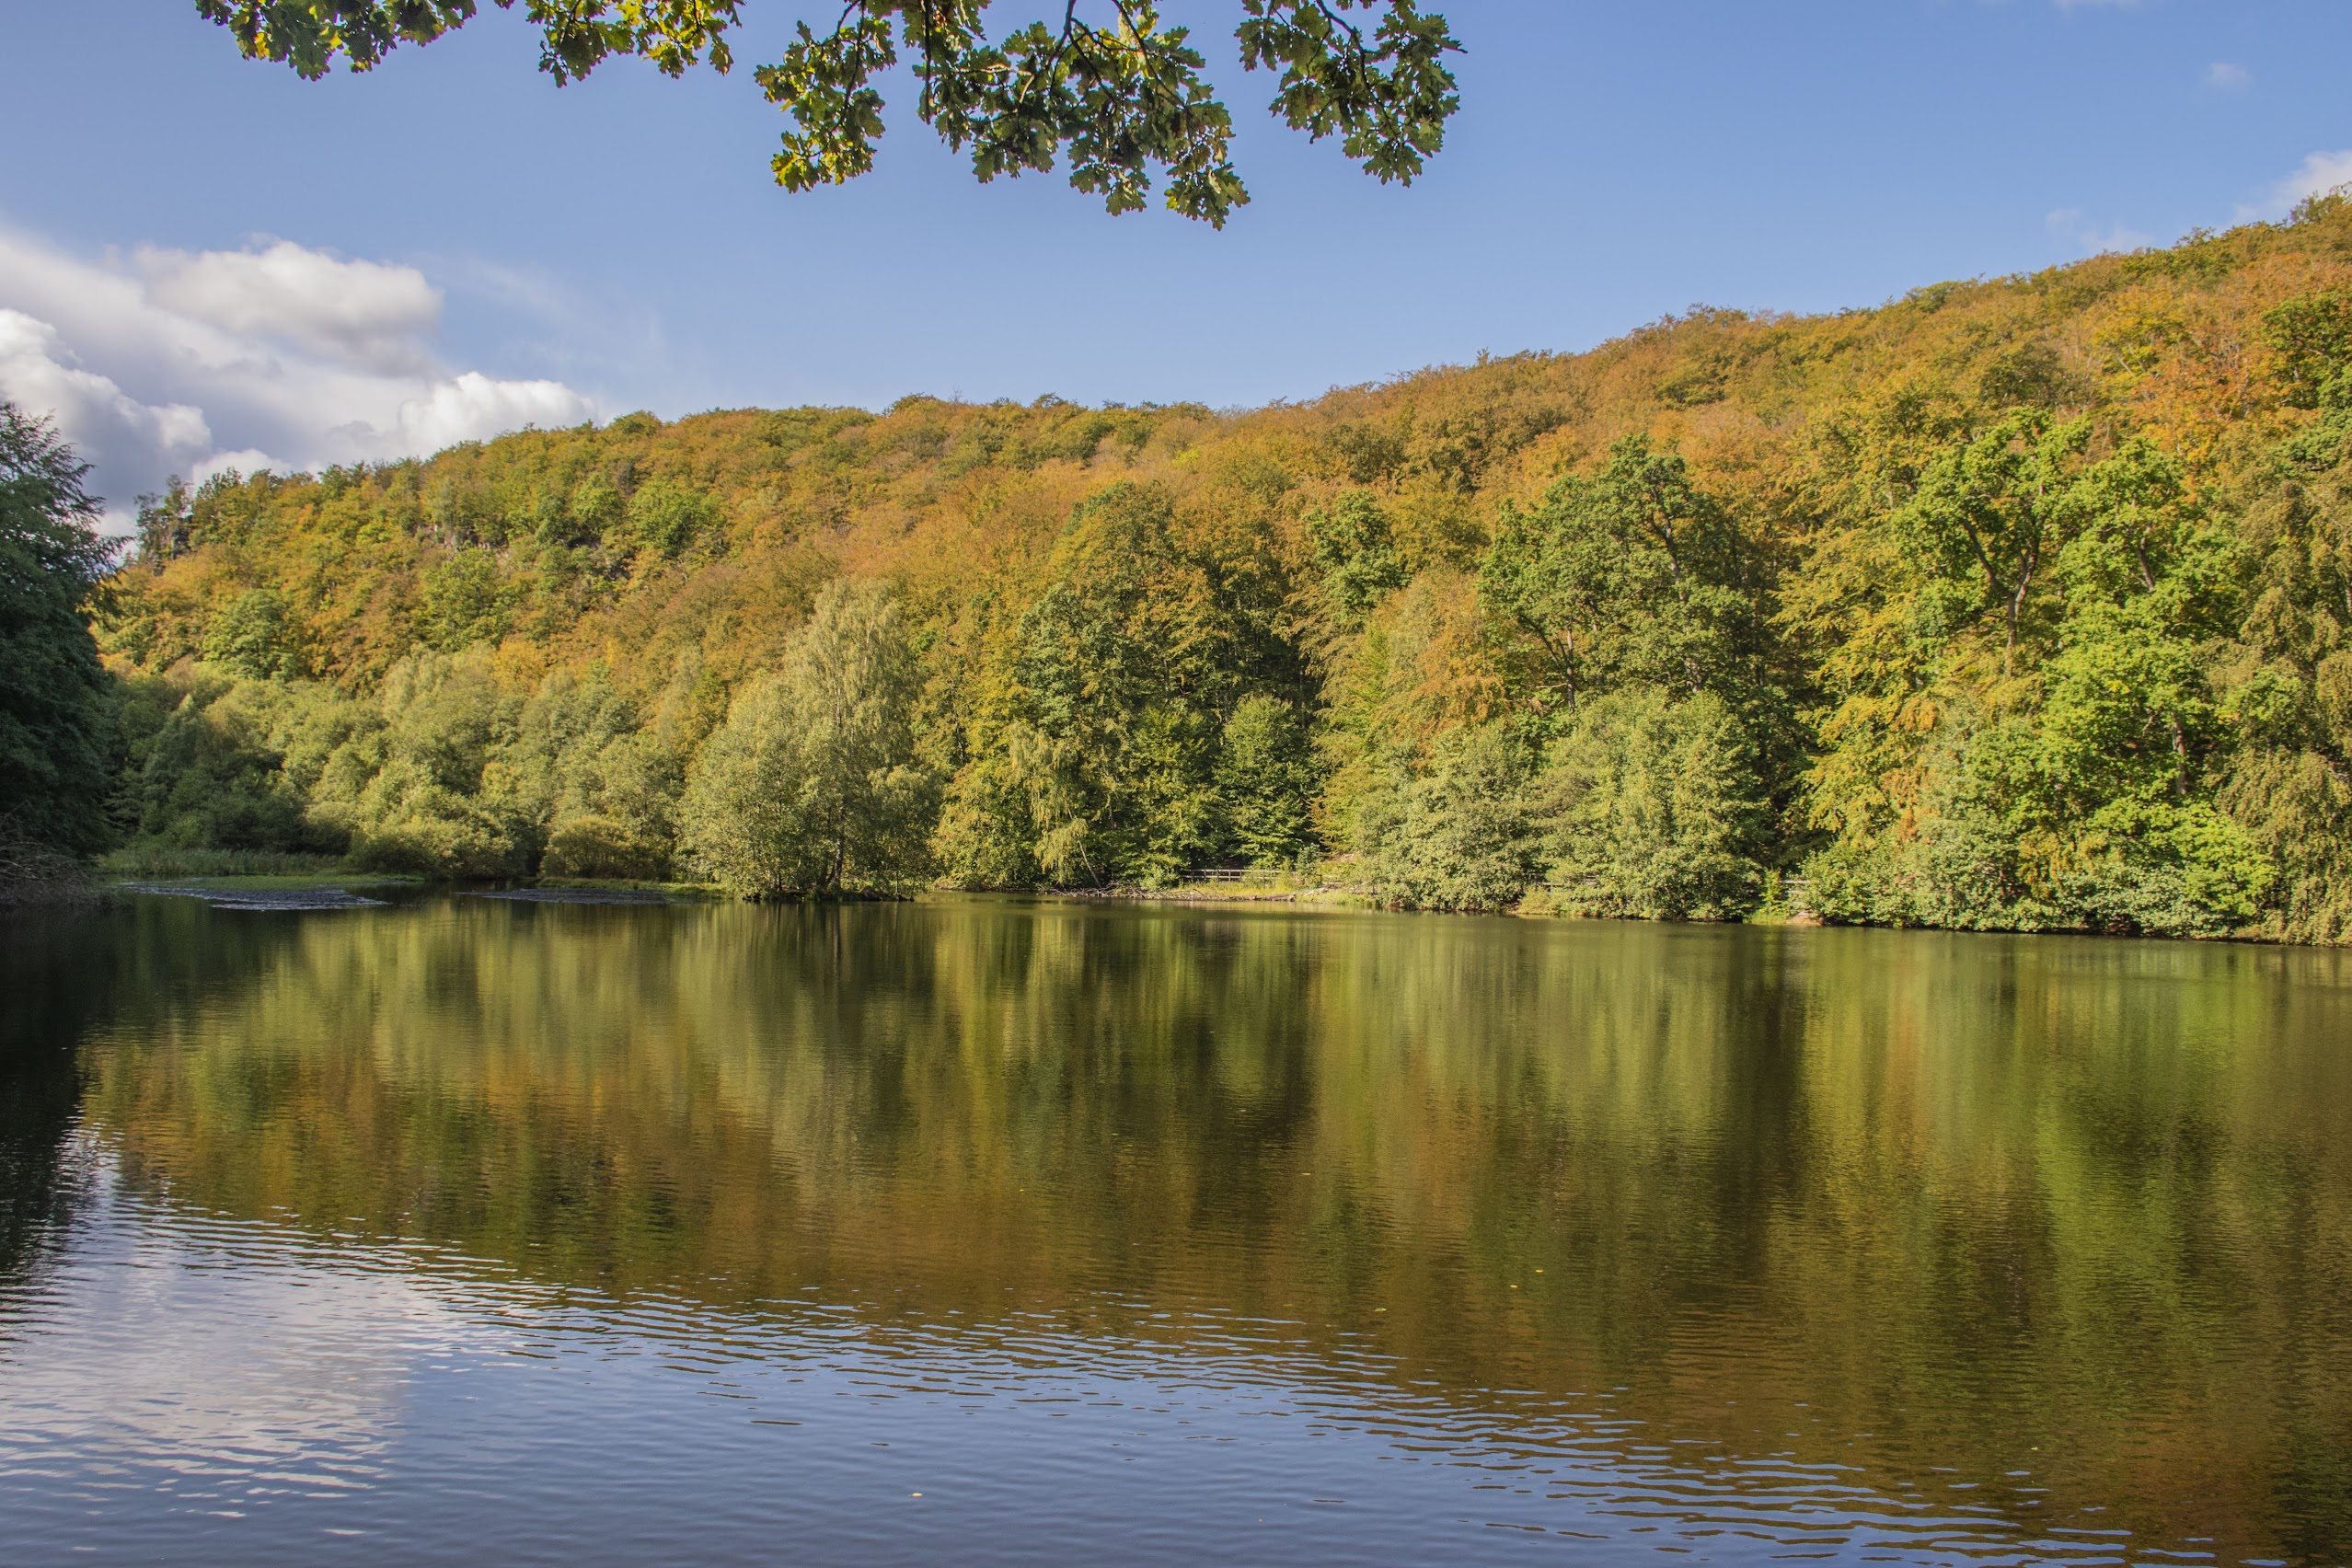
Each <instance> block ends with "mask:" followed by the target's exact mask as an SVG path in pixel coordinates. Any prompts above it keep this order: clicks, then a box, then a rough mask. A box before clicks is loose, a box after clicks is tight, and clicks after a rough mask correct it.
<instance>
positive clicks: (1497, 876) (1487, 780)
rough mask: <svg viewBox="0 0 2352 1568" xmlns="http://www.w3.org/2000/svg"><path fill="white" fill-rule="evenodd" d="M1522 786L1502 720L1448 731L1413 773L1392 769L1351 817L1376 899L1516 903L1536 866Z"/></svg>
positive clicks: (1518, 758)
mask: <svg viewBox="0 0 2352 1568" xmlns="http://www.w3.org/2000/svg"><path fill="white" fill-rule="evenodd" d="M1527 783H1528V766H1527V757H1526V755H1525V753H1524V751H1523V749H1522V748H1521V746H1520V745H1519V743H1518V741H1517V739H1516V737H1515V736H1514V735H1513V734H1512V733H1511V731H1510V728H1509V727H1508V726H1507V725H1502V724H1483V725H1479V726H1477V727H1475V728H1464V729H1458V730H1451V731H1448V732H1447V733H1446V734H1445V736H1444V737H1443V738H1442V739H1441V741H1440V742H1439V744H1437V746H1436V748H1435V755H1434V756H1433V757H1432V758H1431V759H1430V763H1429V766H1428V767H1427V770H1426V771H1425V772H1424V773H1423V774H1422V775H1421V776H1420V777H1418V778H1415V777H1412V776H1410V775H1407V774H1404V773H1402V772H1399V773H1397V774H1394V775H1392V776H1391V777H1390V778H1389V780H1388V781H1387V787H1386V788H1384V789H1381V790H1376V791H1374V792H1373V793H1372V794H1370V795H1369V796H1368V797H1367V798H1366V801H1365V802H1364V804H1363V805H1362V806H1361V807H1360V808H1359V814H1358V816H1357V819H1356V820H1357V827H1356V833H1357V839H1358V843H1359V845H1360V846H1361V847H1362V848H1363V850H1364V852H1365V854H1366V858H1367V859H1369V860H1370V861H1371V863H1372V869H1373V875H1374V879H1375V883H1376V885H1377V886H1378V888H1379V890H1380V891H1381V893H1382V894H1383V896H1384V897H1385V899H1386V900H1387V901H1388V902H1389V903H1390V904H1393V905H1397V906H1398V907H1401V908H1405V909H1453V910H1467V911H1475V910H1493V909H1503V908H1507V907H1508V906H1510V905H1514V904H1516V903H1517V902H1518V901H1519V899H1520V897H1521V895H1522V894H1525V893H1526V892H1527V890H1528V884H1529V883H1530V882H1534V881H1535V880H1536V873H1537V854H1536V828H1535V824H1534V822H1533V821H1532V819H1531V817H1530V814H1529V811H1528V801H1527Z"/></svg>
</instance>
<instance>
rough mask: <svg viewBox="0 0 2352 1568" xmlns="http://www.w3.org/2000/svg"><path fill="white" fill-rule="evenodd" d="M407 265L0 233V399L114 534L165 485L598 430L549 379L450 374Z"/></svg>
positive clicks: (585, 409) (436, 315)
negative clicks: (87, 477) (54, 446)
mask: <svg viewBox="0 0 2352 1568" xmlns="http://www.w3.org/2000/svg"><path fill="white" fill-rule="evenodd" d="M441 307H442V294H441V291H440V290H439V289H437V288H436V287H434V286H433V285H432V282H429V281H428V280H427V279H426V277H425V276H424V274H423V273H421V272H420V271H417V270H416V269H414V268H411V267H403V266H396V265H392V264H389V263H385V262H377V261H365V260H357V261H355V260H347V259H342V258H339V257H335V256H330V255H328V254H326V253H324V252H322V251H316V250H310V249H306V248H304V247H302V246H299V245H295V244H294V243H292V242H290V241H286V240H278V241H273V242H270V243H268V244H266V245H264V246H262V247H260V248H255V249H249V250H241V251H204V252H196V253H190V252H187V251H179V250H167V249H160V248H152V247H150V248H140V249H137V250H134V251H133V252H132V253H131V254H130V255H129V256H128V257H127V258H126V257H124V256H121V255H120V254H118V253H115V252H111V251H110V252H108V253H107V254H105V255H103V256H100V257H98V258H95V259H92V258H87V257H80V256H75V255H71V254H69V253H67V252H65V251H63V250H61V249H59V248H56V247H54V246H52V245H50V244H48V243H47V242H46V241H44V240H41V239H40V238H38V237H35V236H30V235H27V234H24V233H22V232H20V231H13V230H9V229H6V228H5V227H0V396H5V397H6V398H9V399H11V400H13V401H15V402H17V404H19V405H20V406H22V407H24V408H26V409H30V410H32V411H34V412H37V413H43V414H49V415H52V416H53V417H54V418H55V419H56V421H57V423H58V428H59V430H60V431H61V432H63V434H64V435H65V437H66V438H67V439H68V440H69V441H71V442H73V443H74V444H75V447H76V448H77V449H79V450H80V451H81V452H82V454H83V455H85V456H86V457H87V458H88V459H89V460H90V462H91V463H92V464H94V465H95V467H96V472H95V474H94V475H93V479H92V483H93V488H94V489H95V490H97V492H98V493H99V494H100V495H102V496H104V497H105V498H106V499H107V502H108V503H109V511H110V513H111V515H112V516H113V518H114V520H115V521H116V523H117V525H121V524H123V523H126V522H127V521H128V517H129V513H130V502H131V499H132V498H133V496H135V495H137V494H138V493H140V492H141V491H144V490H156V489H159V488H161V486H162V484H163V481H164V479H165V478H166V477H167V475H169V474H173V473H178V474H182V475H185V476H188V477H190V478H202V477H203V476H204V475H206V474H209V473H216V472H219V471H221V470H223V469H225V468H229V467H236V468H239V469H243V470H246V471H250V470H251V469H253V468H257V467H273V468H278V469H280V470H284V469H287V468H292V467H301V468H312V467H323V466H324V465H326V464H329V463H351V462H363V461H381V460H385V459H388V458H394V457H405V456H414V455H422V454H424V453H427V452H431V451H432V450H434V449H436V448H438V447H442V446H445V445H447V444H450V443H452V442H455V441H467V440H478V439H481V438H485V437H488V436H492V435H496V434H499V433H501V432H505V431H509V430H513V429H516V428H518V427H520V426H523V425H526V424H537V425H562V424H576V423H578V422H580V421H583V420H586V419H590V418H593V417H594V412H595V409H594V406H593V404H592V403H591V401H590V399H588V398H585V397H583V396H582V394H580V393H579V392H576V391H574V390H573V389H572V388H571V387H570V386H565V385H564V384H563V383H561V382H559V381H548V380H500V379H497V378H494V377H491V376H490V375H484V374H482V373H481V372H479V371H475V370H465V371H452V370H450V369H448V368H446V367H445V366H444V365H443V364H442V363H441V362H440V360H439V358H438V357H437V356H436V355H435V354H434V353H433V352H432V343H431V338H430V335H431V334H432V331H433V330H434V329H435V328H437V327H438V325H439V323H440V317H441Z"/></svg>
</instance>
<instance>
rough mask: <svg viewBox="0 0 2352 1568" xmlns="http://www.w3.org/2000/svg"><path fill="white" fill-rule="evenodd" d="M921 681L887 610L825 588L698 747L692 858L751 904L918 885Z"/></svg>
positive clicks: (894, 615)
mask: <svg viewBox="0 0 2352 1568" xmlns="http://www.w3.org/2000/svg"><path fill="white" fill-rule="evenodd" d="M920 685H921V682H920V674H919V671H918V668H917V663H916V661H915V657H914V653H913V651H912V649H911V648H910V646H909V644H908V641H907V636H906V628H905V617H904V616H903V614H902V612H901V611H900V609H899V607H898V605H897V602H896V601H895V600H894V598H893V597H892V596H891V595H890V594H888V593H887V592H885V591H884V590H882V588H880V587H877V586H875V585H872V584H855V585H853V584H849V583H844V582H836V583H834V584H832V585H830V586H828V587H827V588H826V589H825V590H824V592H823V593H822V594H819V595H818V597H817V602H816V607H815V609H814V610H813V613H812V614H811V616H810V617H809V623H808V625H807V626H806V628H803V629H802V630H801V633H800V634H799V635H798V636H797V637H795V638H794V639H793V640H792V643H791V646H790V649H789V651H787V653H786V656H785V661H784V667H783V669H782V670H781V671H780V672H778V674H777V675H776V676H775V677H774V678H773V679H770V680H765V681H761V682H759V683H757V684H755V685H754V686H750V687H748V688H746V689H745V690H744V693H743V694H742V695H741V696H739V697H738V698H736V699H735V702H734V705H733V707H732V709H731V711H730V712H729V713H728V716H727V722H726V723H725V725H724V726H723V727H721V729H720V731H719V732H718V733H716V734H715V735H713V736H712V737H711V738H710V741H709V744H708V745H706V746H705V747H704V749H703V752H702V755H701V759H700V761H699V763H698V766H697V767H696V769H695V772H694V774H693V777H692V778H691V779H690V780H689V782H688V784H687V788H686V801H685V806H684V810H683V813H682V816H683V826H684V837H685V840H686V848H687V852H688V853H689V854H690V855H691V856H692V858H693V859H694V860H695V862H696V863H697V864H698V866H700V867H701V868H702V870H704V871H705V872H706V873H707V874H709V876H710V877H711V878H712V879H713V880H714V881H716V882H719V883H721V885H722V886H725V887H727V888H730V889H732V890H733V891H734V892H737V893H740V894H744V895H745V896H747V897H753V898H801V897H824V896H827V895H832V894H844V893H851V894H900V893H905V892H906V891H908V890H909V889H910V888H911V887H913V886H914V885H915V884H917V882H920V880H921V879H922V877H923V875H924V873H925V872H926V870H928V862H927V855H926V850H925V846H924V836H925V833H926V831H927V830H928V827H929V825H930V823H931V820H932V814H933V813H934V812H935V811H936V809H937V798H936V790H934V788H933V786H932V782H931V779H930V778H929V776H928V773H926V772H925V770H924V769H923V768H921V767H919V766H918V765H917V760H916V755H915V737H914V732H913V730H912V727H911V720H912V717H913V714H914V709H915V702H916V698H917V693H918V691H919V689H920Z"/></svg>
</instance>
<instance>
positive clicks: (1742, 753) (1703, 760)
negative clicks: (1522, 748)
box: [1534, 686, 1771, 920]
mask: <svg viewBox="0 0 2352 1568" xmlns="http://www.w3.org/2000/svg"><path fill="white" fill-rule="evenodd" d="M1534 794H1535V799H1536V801H1537V802H1538V804H1537V808H1536V809H1537V813H1538V816H1539V821H1540V822H1541V823H1542V825H1543V837H1542V844H1541V853H1542V856H1543V859H1544V861H1545V863H1546V869H1545V880H1546V881H1547V882H1550V883H1551V884H1552V888H1553V893H1554V902H1555V903H1556V904H1557V905H1559V906H1560V907H1562V908H1564V909H1566V910H1569V911H1572V912H1574V913H1576V914H1581V915H1607V916H1619V917H1623V916H1632V917H1638V918H1641V919H1645V920H1690V919H1699V920H1724V919H1737V918H1738V917H1741V916H1743V915H1745V914H1747V912H1748V911H1749V910H1751V909H1753V908H1754V907H1755V906H1756V904H1757V901H1758V895H1759V894H1760V893H1761V891H1762V888H1763V882H1764V878H1763V871H1764V862H1765V859H1767V857H1768V855H1769V853H1770V839H1769V830H1770V826H1771V808H1770V802H1769V801H1768V800H1767V799H1766V797H1765V792H1764V787H1763V784H1762V782H1761V780H1760V779H1758V777H1757V773H1756V764H1755V758H1754V755H1753V751H1752V748H1751V747H1750V745H1749V744H1748V741H1747V735H1746V734H1745V733H1744V732H1742V730H1741V728H1740V725H1739V721H1738V720H1737V719H1736V718H1735V717H1734V716H1733V714H1732V711H1731V709H1730V707H1729V706H1728V705H1727V704H1726V703H1725V702H1724V699H1723V698H1720V697H1717V696H1716V695H1715V694H1714V693H1712V692H1709V691H1702V692H1700V693H1698V694H1697V695H1695V696H1689V697H1682V698H1677V697H1676V696H1675V695H1674V694H1672V693H1670V692H1668V691H1667V690H1666V688H1664V687H1662V686H1633V687H1629V688H1627V689H1625V690H1622V691H1619V692H1615V693H1612V694H1610V695H1609V696H1608V697H1603V698H1594V699H1591V700H1588V701H1586V702H1585V703H1583V704H1581V705H1580V706H1579V707H1578V709H1577V710H1576V721H1575V723H1574V725H1573V726H1572V727H1571V728H1570V730H1569V731H1568V732H1567V733H1566V734H1565V735H1563V736H1562V737H1561V738H1560V739H1559V741H1557V742H1556V743H1554V744H1553V746H1552V748H1551V758H1550V761H1549V764H1548V766H1547V767H1545V769H1544V772H1543V774H1542V776H1541V777H1540V778H1539V779H1538V780H1537V783H1536V786H1535V791H1534Z"/></svg>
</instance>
